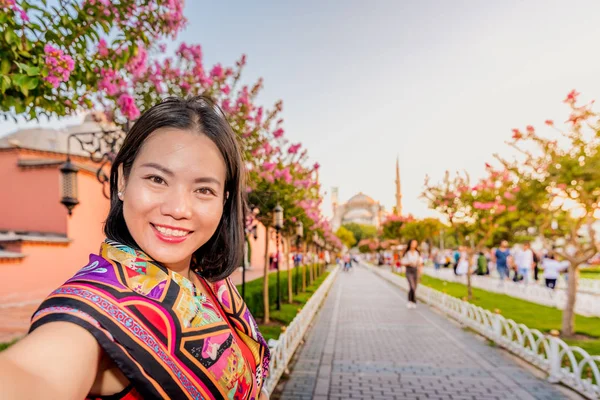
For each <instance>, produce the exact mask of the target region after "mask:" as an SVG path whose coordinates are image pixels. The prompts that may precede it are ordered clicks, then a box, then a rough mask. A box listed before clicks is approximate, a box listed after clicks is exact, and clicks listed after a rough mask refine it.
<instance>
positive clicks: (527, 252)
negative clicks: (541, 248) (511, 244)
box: [515, 242, 533, 283]
mask: <svg viewBox="0 0 600 400" xmlns="http://www.w3.org/2000/svg"><path fill="white" fill-rule="evenodd" d="M515 264H517V271H518V273H519V275H522V276H523V282H524V283H529V275H530V271H531V269H532V268H533V251H532V250H531V245H530V244H529V242H525V243H523V249H522V250H521V251H520V252H518V253H517V255H516V257H515Z"/></svg>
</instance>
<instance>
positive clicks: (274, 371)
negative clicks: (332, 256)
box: [265, 267, 339, 394]
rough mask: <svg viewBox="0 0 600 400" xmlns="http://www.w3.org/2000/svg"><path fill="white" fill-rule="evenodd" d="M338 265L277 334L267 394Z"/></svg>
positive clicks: (303, 331)
mask: <svg viewBox="0 0 600 400" xmlns="http://www.w3.org/2000/svg"><path fill="white" fill-rule="evenodd" d="M338 270H339V267H335V268H334V269H333V270H332V271H331V272H330V273H329V276H327V278H325V280H324V281H323V283H321V286H319V288H318V289H317V291H316V292H315V293H313V295H312V296H311V297H310V299H308V301H307V302H306V304H305V305H304V307H302V310H300V312H299V313H298V314H297V315H296V316H295V317H294V319H293V320H292V322H291V323H290V324H289V325H288V326H287V328H286V330H285V332H283V333H282V334H281V335H279V339H278V340H277V344H276V345H275V346H274V347H272V348H271V349H270V350H271V366H270V371H269V377H268V378H267V380H266V381H265V388H266V389H267V390H268V391H269V394H271V393H273V389H275V386H276V385H277V382H278V381H279V379H280V378H281V375H283V373H284V371H285V370H286V369H287V366H288V364H289V362H290V360H291V359H292V356H293V355H294V352H295V351H296V349H297V348H298V346H299V345H300V342H301V341H302V338H303V337H304V334H305V333H306V330H307V329H308V326H309V325H310V323H311V321H312V320H313V318H314V316H315V315H316V313H317V311H318V309H319V307H320V306H321V304H322V303H323V300H325V297H326V296H327V293H328V292H329V289H330V288H331V285H332V284H333V281H334V280H335V278H336V276H337V273H338Z"/></svg>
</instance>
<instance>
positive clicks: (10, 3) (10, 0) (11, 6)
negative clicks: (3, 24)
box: [0, 0, 29, 22]
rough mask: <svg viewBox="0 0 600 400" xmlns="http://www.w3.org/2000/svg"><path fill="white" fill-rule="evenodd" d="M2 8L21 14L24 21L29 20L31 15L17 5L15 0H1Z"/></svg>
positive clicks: (0, 7)
mask: <svg viewBox="0 0 600 400" xmlns="http://www.w3.org/2000/svg"><path fill="white" fill-rule="evenodd" d="M0 9H3V10H6V9H8V10H12V11H13V12H14V13H16V14H19V16H20V17H21V21H22V22H29V17H28V16H27V13H26V12H25V10H24V9H22V8H21V7H19V6H18V5H17V2H16V1H15V0H0Z"/></svg>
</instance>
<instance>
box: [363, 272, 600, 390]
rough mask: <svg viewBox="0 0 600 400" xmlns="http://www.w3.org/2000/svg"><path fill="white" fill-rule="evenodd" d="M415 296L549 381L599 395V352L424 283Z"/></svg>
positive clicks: (401, 281) (399, 280)
mask: <svg viewBox="0 0 600 400" xmlns="http://www.w3.org/2000/svg"><path fill="white" fill-rule="evenodd" d="M367 267H368V268H369V269H370V270H372V271H373V272H375V273H376V274H378V275H380V276H381V277H383V278H384V279H386V280H388V281H390V282H392V283H393V284H395V285H396V286H399V287H400V288H402V289H404V290H408V283H407V282H406V279H405V278H403V277H401V276H399V275H396V274H394V273H392V272H390V271H389V270H387V269H386V270H384V269H381V268H378V267H373V266H367ZM417 297H418V299H419V300H421V301H423V302H425V303H427V304H430V305H431V306H433V307H436V308H438V309H440V310H441V311H443V312H444V313H446V314H447V315H449V316H450V317H452V318H453V319H455V320H457V321H458V322H460V323H461V324H464V325H466V326H468V327H469V328H471V329H473V330H474V331H476V332H478V333H480V334H481V335H483V336H485V337H486V338H488V339H490V340H492V341H493V342H495V343H497V344H498V345H500V346H502V347H504V348H505V349H507V350H509V351H510V352H512V353H514V354H516V355H517V356H519V357H521V358H523V359H524V360H526V361H528V362H529V363H531V364H533V365H535V366H536V367H538V368H540V369H541V370H543V371H545V372H547V373H548V380H549V381H550V382H553V383H558V382H560V383H563V384H564V385H566V386H568V387H570V388H572V389H574V390H576V391H577V392H579V393H581V394H582V395H584V396H585V397H587V398H589V399H593V400H597V399H600V356H591V355H589V354H588V353H587V352H586V351H585V350H583V349H581V348H579V347H572V346H569V345H568V344H566V343H565V342H563V341H562V340H561V339H559V338H558V337H554V336H550V335H544V334H543V333H542V332H540V331H539V330H537V329H529V328H528V327H527V326H525V325H523V324H517V323H516V322H515V321H513V320H511V319H506V318H504V317H503V316H502V315H500V314H494V313H491V312H490V311H488V310H484V309H483V308H481V307H478V306H475V305H473V304H471V303H468V302H466V301H462V300H460V299H457V298H455V297H452V296H449V295H447V294H445V293H442V292H440V291H437V290H434V289H431V288H429V287H426V286H424V285H420V286H419V290H418V291H417Z"/></svg>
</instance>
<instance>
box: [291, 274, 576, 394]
mask: <svg viewBox="0 0 600 400" xmlns="http://www.w3.org/2000/svg"><path fill="white" fill-rule="evenodd" d="M305 339H306V340H305V343H304V345H303V346H302V348H301V349H299V354H298V358H297V362H296V363H295V365H294V366H293V367H292V371H291V375H290V378H289V380H288V381H287V382H286V383H285V386H284V387H283V391H282V393H281V397H280V398H281V399H282V400H289V399H301V398H302V399H303V398H314V399H319V400H322V399H325V398H329V399H371V400H372V399H425V400H463V399H464V400H467V399H468V400H474V399H475V400H503V399H511V400H512V399H524V400H525V399H527V400H530V399H540V400H541V399H544V400H545V399H548V400H550V399H563V398H565V396H564V394H563V393H562V392H560V391H558V390H557V389H556V387H555V386H554V385H552V384H550V383H548V382H547V381H545V380H543V379H540V378H538V377H536V376H535V375H533V374H532V373H531V372H530V371H529V370H527V369H525V368H523V367H521V366H520V365H518V364H516V363H515V362H514V360H513V359H512V358H511V357H509V356H508V355H507V354H505V353H504V351H503V350H501V349H498V348H494V347H490V346H488V345H486V344H485V343H484V342H483V341H482V340H480V339H479V338H477V337H476V336H474V335H473V334H472V333H469V332H466V331H463V330H462V329H460V327H458V326H456V325H455V324H453V323H451V322H450V321H448V320H447V319H446V318H445V317H443V316H441V315H439V314H437V313H435V312H433V311H431V310H430V309H429V308H428V307H427V306H426V305H424V304H419V306H418V308H417V309H416V310H408V309H406V294H405V292H402V291H401V290H400V289H398V288H396V287H394V286H391V285H390V284H389V283H387V282H386V281H384V280H383V279H381V278H379V277H378V276H376V275H374V274H373V273H372V272H370V271H368V270H367V269H364V268H360V267H358V268H353V270H352V271H350V272H342V271H340V272H339V275H338V277H337V279H336V282H335V283H334V285H333V287H332V288H331V291H330V293H329V295H328V297H327V299H326V300H325V303H324V305H323V307H322V308H321V310H320V311H319V313H318V315H317V316H316V318H315V322H314V325H313V327H312V328H311V330H310V331H309V333H308V335H307V337H306V338H305Z"/></svg>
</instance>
